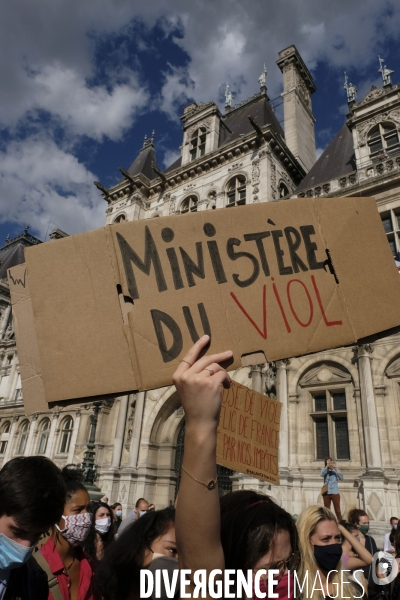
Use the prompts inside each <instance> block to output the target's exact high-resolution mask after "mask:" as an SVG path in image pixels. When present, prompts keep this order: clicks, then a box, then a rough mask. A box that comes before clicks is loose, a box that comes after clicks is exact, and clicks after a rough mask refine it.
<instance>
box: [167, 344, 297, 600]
mask: <svg viewBox="0 0 400 600" xmlns="http://www.w3.org/2000/svg"><path fill="white" fill-rule="evenodd" d="M209 341H210V338H209V336H203V337H202V338H200V339H199V340H198V341H197V342H196V343H195V345H194V346H193V347H192V348H191V349H190V350H189V352H188V353H187V354H186V356H185V357H184V359H183V360H182V361H181V363H180V365H179V367H178V368H177V370H176V371H175V373H174V376H173V382H174V384H175V386H176V388H177V391H178V394H179V397H180V399H181V402H182V405H183V407H184V412H185V420H186V423H185V446H184V461H183V467H182V478H181V482H180V487H179V494H178V499H177V503H176V528H177V542H178V553H179V563H180V565H181V566H182V567H183V566H184V568H185V569H191V570H192V573H193V572H194V571H196V570H198V569H204V570H206V571H207V572H211V571H212V570H214V569H220V570H221V571H225V570H230V571H231V573H232V580H234V579H235V577H236V576H237V575H236V574H237V571H238V570H242V571H244V572H247V570H251V571H252V572H253V591H252V592H251V596H250V598H255V597H256V595H257V591H258V590H257V588H256V586H255V581H256V577H257V574H258V573H259V572H260V571H261V570H264V569H265V570H266V571H268V570H269V569H276V570H277V571H278V574H277V575H275V577H274V579H275V581H277V585H276V587H274V593H278V596H279V598H281V599H288V598H293V579H292V577H290V575H289V572H292V571H294V570H296V569H297V568H298V563H299V558H300V552H299V544H298V535H297V530H296V524H295V522H294V521H293V518H292V517H291V515H290V514H289V513H288V512H286V511H285V510H284V509H283V508H281V507H280V506H278V505H277V504H276V503H275V502H274V500H273V499H272V498H269V497H268V496H265V495H263V494H260V493H257V492H255V491H251V490H239V491H236V492H232V493H230V494H227V495H225V496H223V497H222V498H221V499H220V498H219V493H218V485H217V464H216V444H217V429H218V423H219V415H220V411H221V403H222V394H221V392H222V387H226V388H229V386H230V378H229V375H228V373H227V372H226V371H225V369H224V368H223V367H222V366H221V364H220V363H221V362H223V361H225V360H227V359H231V358H232V352H230V351H228V352H222V353H220V354H214V355H208V354H206V355H204V356H202V353H203V351H204V349H205V348H206V346H207V344H208V343H209ZM261 577H262V579H261V582H260V584H261V585H260V591H261V592H266V591H267V590H268V582H267V580H266V579H265V578H264V577H266V575H261ZM289 577H290V581H291V585H290V593H289V591H288V588H289ZM232 589H234V584H233V587H232V588H231V591H232ZM191 592H192V593H193V585H192V589H191ZM249 592H250V590H248V592H247V594H249ZM222 597H225V596H224V595H223V596H222Z"/></svg>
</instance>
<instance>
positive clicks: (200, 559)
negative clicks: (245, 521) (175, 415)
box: [176, 423, 224, 570]
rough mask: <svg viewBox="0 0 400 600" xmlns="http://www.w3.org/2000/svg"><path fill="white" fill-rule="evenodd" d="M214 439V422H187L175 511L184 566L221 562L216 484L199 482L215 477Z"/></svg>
mask: <svg viewBox="0 0 400 600" xmlns="http://www.w3.org/2000/svg"><path fill="white" fill-rule="evenodd" d="M216 443H217V430H216V425H215V424H210V425H209V426H202V427H201V428H199V427H198V426H197V425H195V424H193V425H191V424H190V423H188V424H187V426H186V430H185V451H184V462H183V467H184V469H185V470H186V471H187V473H186V472H185V471H184V470H182V478H181V484H180V488H179V494H178V506H179V509H178V510H177V515H176V533H177V542H178V553H179V559H180V563H181V566H182V567H183V568H187V569H192V570H196V569H207V570H211V569H222V568H223V566H224V560H223V552H222V546H221V541H220V508H219V495H218V484H216V486H215V488H214V489H207V487H206V485H202V484H207V483H208V482H210V481H212V480H213V481H215V480H216V477H217V465H216V458H215V457H216ZM189 474H190V475H189ZM193 478H195V479H197V480H198V481H195V479H193ZM199 482H202V483H199Z"/></svg>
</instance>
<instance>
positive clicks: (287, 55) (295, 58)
mask: <svg viewBox="0 0 400 600" xmlns="http://www.w3.org/2000/svg"><path fill="white" fill-rule="evenodd" d="M276 64H277V65H278V67H279V68H280V70H281V71H282V73H283V92H282V94H281V95H282V98H283V109H284V123H285V139H286V145H287V146H288V148H289V150H291V152H292V153H293V154H294V156H295V157H296V158H297V160H298V161H299V163H300V164H301V165H302V166H303V167H304V169H305V170H306V171H309V170H310V169H311V167H312V166H313V164H314V163H315V161H316V152H315V132H314V123H315V118H314V115H313V112H312V106H311V94H313V93H314V92H315V91H316V89H317V88H316V87H315V84H314V81H313V78H312V76H311V74H310V71H309V70H308V69H307V67H306V65H305V64H304V62H303V59H302V58H301V56H300V54H299V53H298V51H297V48H296V46H289V47H288V48H285V49H284V50H282V51H281V52H279V60H278V61H277V62H276Z"/></svg>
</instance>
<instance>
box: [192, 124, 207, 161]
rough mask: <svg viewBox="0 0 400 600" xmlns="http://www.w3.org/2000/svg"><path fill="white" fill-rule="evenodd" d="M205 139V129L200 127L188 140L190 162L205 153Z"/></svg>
mask: <svg viewBox="0 0 400 600" xmlns="http://www.w3.org/2000/svg"><path fill="white" fill-rule="evenodd" d="M206 137H207V132H206V130H205V127H200V128H199V129H196V131H195V132H194V133H193V135H192V139H191V140H190V160H196V158H200V156H204V154H205V153H206Z"/></svg>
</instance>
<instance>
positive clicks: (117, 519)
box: [110, 502, 122, 534]
mask: <svg viewBox="0 0 400 600" xmlns="http://www.w3.org/2000/svg"><path fill="white" fill-rule="evenodd" d="M110 508H111V510H112V511H113V515H114V533H115V534H117V533H118V529H119V526H120V525H121V523H122V504H120V503H119V502H114V504H112V505H111V506H110Z"/></svg>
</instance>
